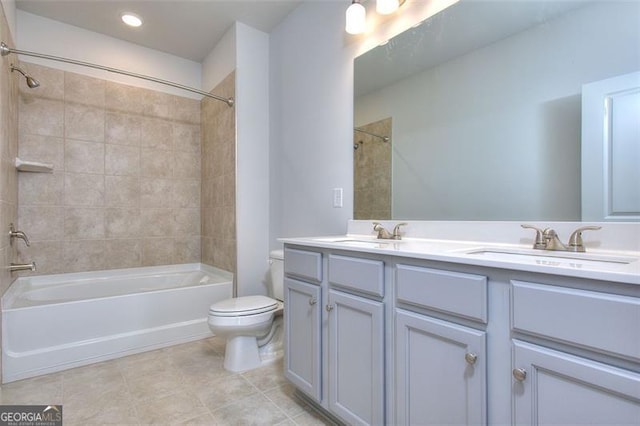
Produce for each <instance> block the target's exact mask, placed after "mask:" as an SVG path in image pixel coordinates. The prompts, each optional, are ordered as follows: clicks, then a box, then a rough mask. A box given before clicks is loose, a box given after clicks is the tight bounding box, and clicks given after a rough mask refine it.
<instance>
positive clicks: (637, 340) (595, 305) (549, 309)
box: [511, 281, 640, 360]
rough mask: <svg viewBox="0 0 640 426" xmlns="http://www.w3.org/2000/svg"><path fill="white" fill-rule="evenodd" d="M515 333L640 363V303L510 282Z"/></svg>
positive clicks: (589, 292)
mask: <svg viewBox="0 0 640 426" xmlns="http://www.w3.org/2000/svg"><path fill="white" fill-rule="evenodd" d="M511 286H512V289H511V328H512V329H513V330H514V331H521V332H525V333H530V334H533V335H537V336H541V337H547V338H551V339H554V340H558V341H561V342H564V343H570V344H576V345H579V346H582V347H586V348H590V349H595V350H598V351H604V352H607V353H610V354H616V355H620V356H622V357H625V358H631V359H635V360H640V332H639V331H638V326H639V325H640V298H636V297H629V296H619V295H614V294H606V293H599V292H594V291H588V290H578V289H573V288H566V287H556V286H551V285H546V284H538V283H530V282H523V281H512V282H511Z"/></svg>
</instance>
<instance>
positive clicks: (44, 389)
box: [0, 337, 331, 426]
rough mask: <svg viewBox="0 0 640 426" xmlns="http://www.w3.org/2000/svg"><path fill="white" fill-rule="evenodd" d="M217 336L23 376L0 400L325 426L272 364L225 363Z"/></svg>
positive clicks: (133, 418)
mask: <svg viewBox="0 0 640 426" xmlns="http://www.w3.org/2000/svg"><path fill="white" fill-rule="evenodd" d="M223 359H224V342H223V341H222V340H220V339H218V338H215V337H214V338H210V339H205V340H199V341H196V342H192V343H186V344H183V345H178V346H173V347H170V348H164V349H159V350H155V351H151V352H145V353H142V354H137V355H131V356H128V357H124V358H120V359H116V360H112V361H106V362H101V363H99V364H93V365H89V366H85V367H79V368H74V369H72V370H67V371H63V372H59V373H53V374H48V375H46V376H40V377H35V378H32V379H26V380H21V381H18V382H13V383H9V384H6V385H2V386H1V387H0V404H62V405H63V420H64V425H65V426H71V425H83V426H84V425H106V424H112V425H234V426H236V425H238V426H239V425H328V424H331V423H329V422H327V421H326V420H325V419H324V418H322V417H320V416H318V414H317V413H315V412H314V411H313V409H311V408H310V407H309V406H308V405H306V404H305V403H304V402H303V401H301V400H300V399H298V398H297V397H296V396H295V395H294V389H293V387H292V386H291V385H290V384H289V383H288V382H287V381H286V379H285V378H284V376H283V371H282V363H281V362H277V363H274V364H272V365H269V366H265V367H262V368H259V369H256V370H252V371H248V372H246V373H240V374H234V373H231V372H228V371H226V370H225V369H224V368H223V367H222V363H223Z"/></svg>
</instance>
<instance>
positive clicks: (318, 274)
mask: <svg viewBox="0 0 640 426" xmlns="http://www.w3.org/2000/svg"><path fill="white" fill-rule="evenodd" d="M284 270H285V278H284V304H285V306H286V309H285V310H284V319H285V328H284V329H285V342H286V343H285V355H284V362H285V366H284V371H285V376H286V377H287V378H288V379H289V380H290V381H291V382H292V383H293V384H294V385H295V386H296V387H297V388H298V389H300V390H302V391H303V392H305V393H306V394H307V395H309V396H310V397H311V398H313V399H315V400H317V401H322V365H321V355H322V352H321V351H322V347H321V337H322V336H321V324H322V322H321V321H322V308H321V307H322V289H321V286H320V283H321V281H322V255H321V254H320V253H316V252H311V251H306V250H296V249H289V248H287V249H285V265H284Z"/></svg>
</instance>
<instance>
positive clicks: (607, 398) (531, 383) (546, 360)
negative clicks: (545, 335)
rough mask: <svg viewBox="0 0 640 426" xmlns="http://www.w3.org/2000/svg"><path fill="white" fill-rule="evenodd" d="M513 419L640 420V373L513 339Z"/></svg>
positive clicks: (562, 421)
mask: <svg viewBox="0 0 640 426" xmlns="http://www.w3.org/2000/svg"><path fill="white" fill-rule="evenodd" d="M513 368H514V370H513V376H514V379H513V399H514V404H513V406H514V413H513V415H514V423H515V424H518V425H527V424H531V425H561V424H562V425H566V424H571V425H608V426H613V425H639V424H640V374H638V373H634V372H631V371H627V370H622V369H619V368H615V367H612V366H609V365H606V364H602V363H599V362H595V361H591V360H588V359H585V358H581V357H577V356H573V355H570V354H567V353H563V352H558V351H554V350H551V349H547V348H543V347H540V346H537V345H532V344H529V343H525V342H520V341H514V342H513Z"/></svg>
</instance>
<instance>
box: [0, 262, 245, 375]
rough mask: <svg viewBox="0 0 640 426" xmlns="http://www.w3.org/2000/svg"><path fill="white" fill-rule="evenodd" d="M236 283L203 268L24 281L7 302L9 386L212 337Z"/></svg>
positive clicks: (4, 320) (4, 337) (18, 282)
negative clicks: (215, 312)
mask: <svg viewBox="0 0 640 426" xmlns="http://www.w3.org/2000/svg"><path fill="white" fill-rule="evenodd" d="M232 281H233V275H232V274H231V273H229V272H226V271H223V270H221V269H217V268H213V267H210V266H207V265H202V264H198V263H194V264H186V265H169V266H159V267H144V268H131V269H119V270H111V271H98V272H82V273H70V274H60V275H48V276H34V277H22V278H18V279H17V280H16V281H15V282H14V283H13V284H12V285H11V287H9V289H8V290H7V292H6V293H5V295H4V296H3V297H2V381H3V383H8V382H12V381H15V380H20V379H25V378H28V377H33V376H37V375H41V374H47V373H52V372H55V371H61V370H66V369H68V368H73V367H78V366H81V365H86V364H91V363H94V362H99V361H104V360H108V359H113V358H118V357H121V356H125V355H130V354H134V353H138V352H144V351H148V350H152V349H158V348H161V347H165V346H170V345H174V344H178V343H184V342H188V341H192V340H197V339H202V338H205V337H209V336H211V335H212V334H211V332H210V331H209V327H208V325H207V314H208V311H209V306H210V305H211V304H212V303H214V302H217V301H219V300H223V299H226V298H229V297H231V296H232V292H233V288H232V287H233V284H232Z"/></svg>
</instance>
